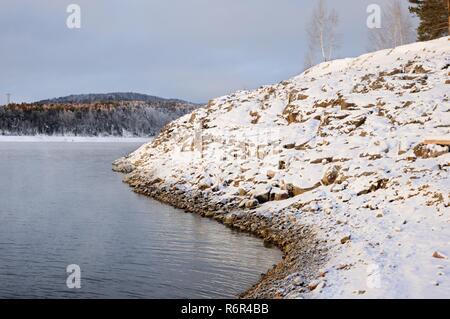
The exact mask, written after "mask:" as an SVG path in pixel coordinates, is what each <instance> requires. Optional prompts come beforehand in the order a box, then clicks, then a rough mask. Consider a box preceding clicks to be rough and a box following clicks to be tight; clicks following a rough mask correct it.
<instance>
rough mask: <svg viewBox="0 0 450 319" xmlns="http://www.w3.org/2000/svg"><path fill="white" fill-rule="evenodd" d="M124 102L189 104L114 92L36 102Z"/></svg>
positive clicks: (175, 100)
mask: <svg viewBox="0 0 450 319" xmlns="http://www.w3.org/2000/svg"><path fill="white" fill-rule="evenodd" d="M124 101H140V102H150V103H157V102H161V103H172V102H173V103H182V104H183V103H184V104H191V103H189V102H186V101H183V100H178V99H164V98H161V97H157V96H153V95H147V94H141V93H134V92H114V93H100V94H96V93H90V94H77V95H68V96H63V97H58V98H54V99H47V100H42V101H38V102H36V103H37V104H48V103H94V102H124Z"/></svg>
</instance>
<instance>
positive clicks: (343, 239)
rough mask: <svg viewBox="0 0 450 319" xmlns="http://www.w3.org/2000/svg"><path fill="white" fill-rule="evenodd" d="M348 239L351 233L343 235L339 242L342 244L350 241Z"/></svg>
mask: <svg viewBox="0 0 450 319" xmlns="http://www.w3.org/2000/svg"><path fill="white" fill-rule="evenodd" d="M350 239H351V235H345V236H344V237H342V238H341V244H342V245H344V244H345V243H347V242H348V241H350Z"/></svg>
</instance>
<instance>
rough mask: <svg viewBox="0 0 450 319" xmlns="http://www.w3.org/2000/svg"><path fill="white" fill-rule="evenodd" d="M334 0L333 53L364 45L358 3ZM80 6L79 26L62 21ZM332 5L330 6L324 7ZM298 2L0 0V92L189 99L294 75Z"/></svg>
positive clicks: (303, 4) (308, 5) (300, 51)
mask: <svg viewBox="0 0 450 319" xmlns="http://www.w3.org/2000/svg"><path fill="white" fill-rule="evenodd" d="M372 2H373V1H365V0H343V1H339V6H338V7H337V9H338V11H339V13H340V14H341V26H340V32H341V35H342V39H341V40H342V45H341V52H340V54H341V55H357V54H359V53H361V52H363V51H364V48H365V47H366V42H365V39H366V29H365V19H366V12H365V9H366V6H367V4H369V3H372ZM70 3H77V4H79V5H80V6H81V10H82V11H81V13H82V22H81V23H82V27H81V29H80V30H70V29H68V28H67V27H66V24H65V21H66V18H67V16H68V13H66V7H67V5H69V4H70ZM332 3H333V4H334V3H337V2H330V4H332ZM312 5H313V1H307V0H213V1H212V0H164V1H162V0H159V1H156V0H152V1H148V0H130V1H126V2H124V1H119V0H96V1H91V0H70V1H66V0H60V1H51V0H21V1H14V0H1V4H0V6H1V11H0V39H1V44H0V45H1V53H0V54H1V55H0V94H2V95H3V94H4V93H6V92H11V93H12V94H13V99H14V100H15V101H32V100H37V99H43V98H49V97H54V96H61V95H66V94H73V93H88V92H110V91H137V92H142V93H148V94H154V95H159V96H165V97H177V98H183V99H187V100H192V101H196V102H203V101H207V100H208V99H210V98H213V97H215V96H218V95H223V94H225V93H229V92H232V91H233V90H236V89H241V88H254V87H258V86H260V85H262V84H269V83H273V82H277V81H280V80H283V79H285V78H288V77H291V76H294V75H296V74H297V73H299V72H300V71H301V69H302V66H303V56H304V52H305V48H306V41H305V39H306V37H305V32H304V27H305V23H306V21H307V19H308V16H309V13H310V11H311V9H312Z"/></svg>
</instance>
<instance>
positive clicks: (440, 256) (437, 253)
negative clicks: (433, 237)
mask: <svg viewBox="0 0 450 319" xmlns="http://www.w3.org/2000/svg"><path fill="white" fill-rule="evenodd" d="M432 256H433V257H434V258H437V259H447V258H448V257H447V256H446V255H444V254H443V253H441V252H439V251H435V252H434V253H433V255H432Z"/></svg>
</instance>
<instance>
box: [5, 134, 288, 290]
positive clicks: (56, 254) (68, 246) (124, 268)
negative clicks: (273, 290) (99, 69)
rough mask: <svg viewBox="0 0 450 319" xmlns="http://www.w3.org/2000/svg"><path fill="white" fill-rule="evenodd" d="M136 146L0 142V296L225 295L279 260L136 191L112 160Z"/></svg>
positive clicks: (256, 244)
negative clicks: (73, 268) (75, 284)
mask: <svg viewBox="0 0 450 319" xmlns="http://www.w3.org/2000/svg"><path fill="white" fill-rule="evenodd" d="M138 146H139V144H137V143H59V142H58V143H46V142H39V143H29V142H0V298H226V297H231V298H232V297H236V296H237V295H238V294H239V293H240V292H243V291H244V290H245V289H246V288H248V287H249V286H251V285H252V284H253V283H255V282H256V281H257V280H258V279H259V277H260V274H261V273H263V272H265V271H267V270H268V269H269V268H270V267H271V266H272V265H273V264H275V263H277V262H278V261H279V260H280V259H281V253H280V252H279V251H278V250H277V249H275V248H271V249H269V248H265V247H264V246H263V243H262V241H261V240H258V239H256V238H253V237H251V236H249V235H246V234H243V233H239V232H236V231H232V230H230V229H228V228H226V227H224V226H223V225H220V224H218V223H216V222H214V221H212V220H208V219H205V218H201V217H199V216H196V215H193V214H186V213H184V212H183V211H180V210H177V209H174V208H172V207H169V206H167V205H163V204H160V203H158V202H156V201H154V200H152V199H149V198H147V197H143V196H141V195H137V194H135V193H133V192H132V191H131V189H130V188H129V187H128V186H127V185H126V184H123V183H122V182H121V179H122V176H121V175H120V174H117V173H114V172H112V171H111V163H112V161H113V160H115V159H117V158H119V157H121V156H123V155H125V154H127V153H129V152H130V151H132V150H134V149H136V148H137V147H138ZM72 264H76V265H78V266H79V268H80V271H81V280H80V284H81V288H79V289H77V288H74V289H70V288H68V286H67V284H66V280H67V278H68V276H69V273H67V269H66V268H67V266H68V265H72Z"/></svg>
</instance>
